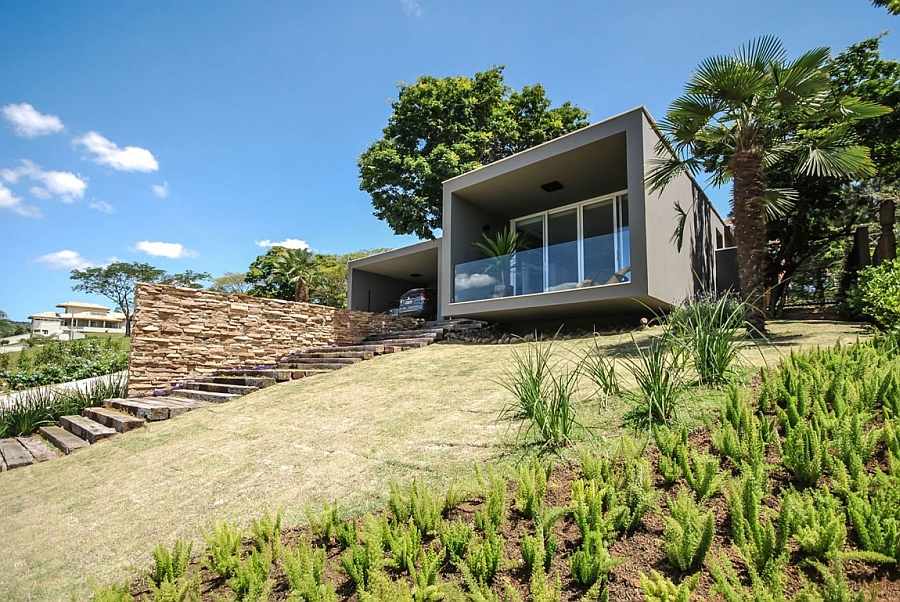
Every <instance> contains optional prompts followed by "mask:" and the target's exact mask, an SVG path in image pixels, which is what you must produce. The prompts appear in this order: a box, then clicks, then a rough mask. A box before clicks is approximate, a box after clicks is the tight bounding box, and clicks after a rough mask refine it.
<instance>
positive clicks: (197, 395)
mask: <svg viewBox="0 0 900 602" xmlns="http://www.w3.org/2000/svg"><path fill="white" fill-rule="evenodd" d="M192 387H193V385H190V384H189V385H185V386H184V387H179V388H177V389H175V390H174V391H172V394H173V395H175V396H176V397H185V398H187V399H197V400H200V401H211V402H213V403H225V402H226V401H231V400H232V399H234V398H235V397H240V396H241V395H236V394H234V393H217V392H215V391H202V390H200V389H194V388H192Z"/></svg>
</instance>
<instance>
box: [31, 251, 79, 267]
mask: <svg viewBox="0 0 900 602" xmlns="http://www.w3.org/2000/svg"><path fill="white" fill-rule="evenodd" d="M34 262H35V263H43V264H44V267H46V268H49V269H51V270H63V269H65V270H83V269H84V268H88V267H92V266H93V264H92V263H91V262H90V261H88V260H87V259H85V258H84V257H82V256H81V254H80V253H78V252H76V251H71V250H69V249H64V250H62V251H57V252H56V253H47V254H46V255H41V256H40V257H38V258H37V259H35V260H34Z"/></svg>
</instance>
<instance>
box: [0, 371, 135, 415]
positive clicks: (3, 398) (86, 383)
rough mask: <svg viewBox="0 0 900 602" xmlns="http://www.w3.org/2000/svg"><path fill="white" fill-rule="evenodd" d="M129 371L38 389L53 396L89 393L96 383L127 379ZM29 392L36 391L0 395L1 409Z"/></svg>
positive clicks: (26, 390)
mask: <svg viewBox="0 0 900 602" xmlns="http://www.w3.org/2000/svg"><path fill="white" fill-rule="evenodd" d="M127 376H128V371H127V370H125V371H122V372H114V373H112V374H106V375H104V376H95V377H93V378H85V379H82V380H73V381H70V382H67V383H58V384H55V385H47V386H45V387H37V388H38V389H48V390H49V391H50V392H51V394H55V393H57V392H59V391H71V390H73V389H77V390H79V391H88V390H89V389H90V388H91V387H92V386H93V385H94V384H95V383H102V382H107V383H108V382H112V381H113V380H114V379H117V378H120V379H121V378H127ZM29 391H34V389H25V390H24V391H16V392H15V393H10V394H9V395H0V407H4V406H7V405H9V404H11V403H14V402H15V401H16V400H18V399H19V398H21V397H23V396H25V395H27V394H28V392H29Z"/></svg>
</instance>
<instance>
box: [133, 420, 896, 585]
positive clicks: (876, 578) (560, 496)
mask: <svg viewBox="0 0 900 602" xmlns="http://www.w3.org/2000/svg"><path fill="white" fill-rule="evenodd" d="M691 443H692V444H693V446H694V447H695V448H696V449H697V450H698V451H701V452H707V453H712V450H710V448H709V433H708V431H706V430H698V431H695V432H694V433H693V434H692V436H691ZM656 455H657V452H656V450H655V449H653V448H650V449H649V450H648V456H649V457H650V459H651V461H652V462H653V464H654V466H655V464H656V457H655V456H656ZM771 459H772V460H776V461H777V458H771ZM876 466H878V467H880V468H882V469H885V468H886V463H885V450H884V447H883V444H879V449H878V450H877V452H876V455H875V458H874V459H873V460H872V461H871V462H870V465H869V466H868V467H867V468H869V469H870V470H874V468H875V467H876ZM723 468H724V469H726V470H727V469H729V468H731V469H732V470H733V473H734V474H735V476H736V475H737V471H736V470H734V467H731V466H729V465H728V462H727V460H726V461H725V463H724V464H723ZM582 477H583V474H582V473H581V469H580V467H578V466H576V465H572V464H561V465H555V466H554V467H553V473H552V475H551V478H550V480H549V482H548V487H547V494H546V497H545V502H544V503H545V507H546V508H550V507H557V506H567V505H569V504H570V502H571V493H570V492H571V485H572V481H573V480H575V479H578V478H582ZM770 480H771V482H772V484H773V491H772V494H771V495H769V496H768V498H767V499H766V500H764V503H765V504H766V505H767V506H768V507H769V508H771V510H772V512H773V514H774V513H777V510H778V508H777V507H776V503H777V499H779V498H780V496H781V493H782V490H783V489H786V488H788V487H789V486H790V484H791V477H790V475H789V474H788V473H787V472H786V471H785V470H783V469H778V470H775V471H773V472H771V473H770ZM654 486H655V488H656V489H657V490H658V491H660V492H661V496H660V508H659V509H658V510H656V511H652V510H651V511H649V512H648V513H647V514H646V515H645V516H644V518H643V521H642V524H641V526H640V527H639V528H638V529H637V530H636V531H635V532H634V533H633V534H631V535H624V536H620V537H619V538H618V539H616V540H615V541H614V542H613V543H612V544H611V545H610V547H609V550H610V553H611V555H612V557H613V558H623V559H625V560H624V562H622V563H621V564H619V565H618V566H616V567H615V568H613V569H612V570H611V572H610V575H609V583H608V585H607V587H608V590H609V599H610V600H616V601H617V602H632V601H634V602H643V601H644V599H645V597H644V592H643V590H642V589H641V585H640V575H641V574H642V573H643V574H646V575H649V573H650V570H651V569H653V570H656V571H657V572H658V573H660V574H662V575H663V576H665V577H668V578H669V579H671V580H672V581H673V582H674V583H676V584H677V583H680V582H681V581H682V580H683V579H684V578H685V577H687V576H689V575H686V574H683V573H681V571H679V570H678V569H676V568H675V567H673V566H672V565H671V564H670V563H669V561H668V560H667V558H666V555H665V553H664V552H663V550H662V541H663V530H664V523H663V519H662V513H667V511H666V510H665V505H666V498H667V497H668V496H671V497H673V498H674V496H675V494H676V493H677V491H678V489H679V488H680V487H686V486H687V485H686V484H684V483H681V482H676V483H675V484H674V485H672V486H670V487H666V486H665V484H664V483H663V480H662V477H661V476H660V475H659V474H655V475H654ZM514 492H515V483H514V482H510V483H509V484H508V488H507V500H508V506H509V509H508V513H507V520H506V521H505V523H504V524H503V525H502V526H501V528H500V529H499V532H500V534H501V535H502V536H503V537H504V538H505V540H506V547H505V551H504V556H505V558H506V562H505V565H504V566H502V567H501V569H500V570H499V571H498V572H497V574H496V577H495V579H494V587H493V589H494V591H496V592H502V591H504V588H505V586H506V585H510V586H512V587H513V588H515V589H516V590H517V591H518V592H519V593H520V595H521V596H522V598H523V600H529V599H530V590H529V575H528V572H527V571H526V570H525V567H524V566H523V562H522V560H521V558H522V555H521V552H520V547H519V545H520V541H521V539H522V536H523V535H526V534H531V533H534V529H535V528H534V523H533V521H531V520H529V519H526V518H524V517H523V516H522V515H520V514H519V513H518V512H517V511H516V510H515V509H514V508H513V507H512V500H513V494H514ZM481 506H482V501H481V500H480V499H477V498H472V499H469V500H466V501H465V502H463V503H462V504H460V505H459V506H457V507H456V508H454V509H452V510H450V511H449V512H448V513H447V514H446V515H445V518H446V519H447V520H456V519H457V518H460V519H462V520H463V521H465V522H468V523H469V524H470V525H473V526H474V524H475V518H474V517H475V512H476V511H477V510H478V509H480V508H481ZM708 508H710V509H712V510H713V511H714V512H715V518H716V534H715V538H714V542H713V545H712V548H711V550H710V552H709V554H708V555H707V560H706V562H705V563H704V566H703V568H702V569H701V570H700V574H701V576H700V579H699V583H698V585H697V588H696V589H695V590H694V593H693V595H692V596H691V599H692V600H721V599H723V598H722V597H721V596H718V595H713V594H712V593H711V588H712V586H713V585H714V581H713V578H712V576H711V574H710V571H709V560H710V559H711V558H721V557H726V558H728V560H729V561H730V562H731V564H732V565H733V566H734V567H735V568H736V569H737V570H738V574H739V575H740V576H741V578H742V580H743V581H744V585H745V586H748V588H749V586H750V583H749V577H748V575H747V572H746V570H744V569H743V566H744V565H743V560H742V559H741V556H740V553H739V552H738V551H737V549H736V548H735V547H734V546H732V545H731V542H730V532H731V527H730V524H729V520H728V518H727V517H728V508H727V504H726V500H725V497H724V495H723V494H722V493H721V492H719V493H717V494H715V495H714V496H713V497H712V498H711V500H710V501H709V502H708ZM848 530H849V534H848V540H847V544H846V546H845V551H847V550H857V549H859V548H858V545H857V541H856V539H855V536H854V533H853V530H852V528H849V529H848ZM555 533H556V537H557V539H558V541H559V547H558V549H557V553H556V555H555V557H554V559H553V561H552V564H551V567H550V571H549V575H550V576H551V582H552V579H554V578H555V576H557V575H558V576H559V577H560V580H561V585H562V596H561V600H562V601H564V602H568V601H575V600H581V599H582V597H583V596H584V594H585V593H586V589H585V588H583V587H581V586H580V585H578V584H577V583H575V582H574V581H573V580H572V579H571V575H570V572H569V566H568V558H569V556H570V555H571V554H572V553H574V552H575V551H576V550H577V549H578V547H579V546H580V544H581V533H580V532H579V530H578V527H577V526H576V524H575V522H574V519H573V518H572V516H571V514H569V515H567V516H566V517H565V518H563V519H561V520H560V521H558V522H557V524H556V529H555ZM301 537H302V538H308V539H311V540H312V541H313V543H314V544H315V545H319V546H322V547H324V548H326V550H327V555H328V564H327V566H326V572H325V580H326V581H327V582H329V583H331V584H332V585H333V586H334V587H335V590H336V592H337V593H338V596H339V598H340V599H342V600H351V601H353V600H357V595H356V592H355V590H354V585H353V583H352V581H350V580H349V579H348V578H347V576H346V575H345V574H343V573H342V572H341V571H340V570H339V569H338V567H339V566H340V561H339V556H340V554H341V551H340V549H339V547H338V545H337V544H336V543H334V542H329V541H323V540H319V539H317V538H315V537H314V536H313V535H312V534H311V533H310V531H309V529H308V528H295V529H289V530H286V531H285V532H284V534H283V538H282V541H283V543H285V544H287V545H289V546H292V545H295V544H296V542H297V541H298V540H299V538H301ZM432 539H433V538H428V537H423V545H429V544H430V543H431V541H432ZM251 545H252V544H251V542H250V541H249V540H247V541H245V550H249V549H250V547H251ZM800 560H801V556H800V554H798V553H797V552H796V550H794V552H793V553H792V557H791V563H790V565H789V566H788V567H787V569H786V583H785V594H786V596H787V598H788V599H790V596H792V595H793V594H795V593H796V592H798V591H799V590H800V589H802V587H803V586H804V584H805V583H806V581H813V582H818V581H820V578H819V577H818V575H817V574H816V573H815V572H812V571H803V570H801V569H798V568H797V566H798V564H800V563H799V561H800ZM844 567H845V570H846V574H847V582H848V585H849V587H850V589H851V590H853V591H860V590H865V591H866V592H869V593H874V594H875V598H874V599H875V600H878V601H884V602H887V601H896V600H900V570H898V567H897V566H890V565H883V566H873V565H869V564H864V563H862V562H856V561H847V562H845V563H844ZM189 570H191V571H199V572H200V574H201V576H202V599H203V601H204V602H206V601H209V602H213V601H216V600H220V599H223V598H226V597H227V596H228V595H229V594H231V590H230V588H229V587H228V586H227V584H226V583H225V581H224V580H223V579H222V578H221V577H219V576H218V575H215V574H214V573H211V572H209V571H208V570H206V569H205V568H202V566H201V565H200V564H199V562H198V559H197V558H194V559H193V560H192V566H191V568H190V569H189ZM389 573H390V571H389ZM273 576H274V578H275V579H276V580H277V585H276V586H275V588H274V591H273V596H272V600H278V601H281V600H286V599H287V596H288V594H289V587H288V585H287V582H286V578H285V576H284V574H283V573H282V572H281V570H280V568H277V567H276V568H275V569H274V570H273ZM391 576H392V578H394V579H400V578H405V579H408V575H405V574H402V573H393V574H391ZM439 579H440V580H443V581H451V582H457V583H460V584H462V579H461V576H460V574H459V572H458V571H457V570H456V569H455V567H453V565H451V564H450V563H446V564H445V565H444V567H443V568H442V569H441V575H440V578H439ZM131 593H132V595H134V596H135V597H136V598H138V599H141V600H150V599H152V598H151V589H150V585H149V583H148V581H147V580H146V579H141V580H138V581H137V582H135V583H134V584H133V585H132V589H131Z"/></svg>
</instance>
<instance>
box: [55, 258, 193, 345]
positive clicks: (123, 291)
mask: <svg viewBox="0 0 900 602" xmlns="http://www.w3.org/2000/svg"><path fill="white" fill-rule="evenodd" d="M69 277H70V278H71V279H72V280H76V281H78V284H76V285H75V286H73V287H72V290H73V291H76V292H82V293H90V294H96V295H102V296H104V297H106V298H107V299H109V300H110V301H112V302H113V303H115V304H116V309H118V310H119V311H121V312H122V313H123V314H125V334H126V336H128V335H131V318H132V316H133V315H134V289H135V287H136V286H137V283H138V282H149V283H157V284H172V285H175V286H184V287H187V288H201V285H200V284H199V282H201V281H203V280H208V279H209V277H210V276H209V274H207V273H206V272H194V271H191V270H187V271H185V272H181V273H179V274H168V273H167V272H166V271H165V270H161V269H159V268H155V267H153V266H152V265H150V264H148V263H139V262H133V263H125V262H123V261H117V262H115V263H111V264H109V265H108V266H106V267H98V268H85V269H83V270H72V273H71V275H70V276H69Z"/></svg>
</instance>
